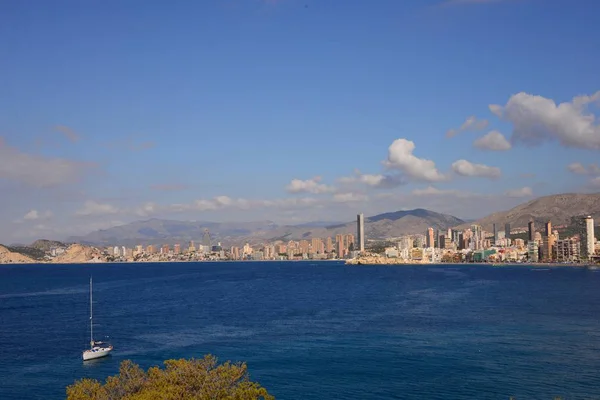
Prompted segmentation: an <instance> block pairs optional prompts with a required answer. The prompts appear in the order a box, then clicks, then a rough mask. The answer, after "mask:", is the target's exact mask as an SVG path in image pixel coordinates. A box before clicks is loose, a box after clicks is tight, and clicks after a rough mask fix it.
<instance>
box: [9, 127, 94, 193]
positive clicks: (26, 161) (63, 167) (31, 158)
mask: <svg viewBox="0 0 600 400" xmlns="http://www.w3.org/2000/svg"><path fill="white" fill-rule="evenodd" d="M87 167H89V164H85V163H81V162H77V161H71V160H66V159H63V158H49V157H43V156H38V155H33V154H27V153H23V152H21V151H20V150H18V149H16V148H14V147H10V146H8V145H7V144H6V143H4V140H3V139H2V138H0V179H2V178H4V179H8V180H12V181H17V182H22V183H25V184H27V185H30V186H34V187H51V186H59V185H63V184H67V183H72V182H75V181H77V180H78V179H79V178H80V177H81V175H82V173H83V172H85V169H86V168H87Z"/></svg>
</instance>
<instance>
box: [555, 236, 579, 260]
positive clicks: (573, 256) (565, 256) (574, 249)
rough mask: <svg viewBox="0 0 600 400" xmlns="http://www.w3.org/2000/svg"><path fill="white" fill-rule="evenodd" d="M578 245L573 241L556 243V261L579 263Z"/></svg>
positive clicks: (564, 240)
mask: <svg viewBox="0 0 600 400" xmlns="http://www.w3.org/2000/svg"><path fill="white" fill-rule="evenodd" d="M579 253H580V243H579V242H578V241H576V240H575V239H563V240H557V241H556V261H571V262H573V261H579V256H580V254H579Z"/></svg>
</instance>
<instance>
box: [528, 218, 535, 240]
mask: <svg viewBox="0 0 600 400" xmlns="http://www.w3.org/2000/svg"><path fill="white" fill-rule="evenodd" d="M527 232H528V235H527V240H528V241H530V242H533V241H534V240H535V224H534V222H533V221H529V223H528V224H527Z"/></svg>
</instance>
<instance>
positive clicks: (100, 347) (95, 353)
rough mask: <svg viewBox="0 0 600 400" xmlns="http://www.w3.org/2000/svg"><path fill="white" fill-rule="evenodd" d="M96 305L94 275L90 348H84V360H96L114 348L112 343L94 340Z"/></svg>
mask: <svg viewBox="0 0 600 400" xmlns="http://www.w3.org/2000/svg"><path fill="white" fill-rule="evenodd" d="M93 310H94V307H93V304H92V277H90V348H89V349H88V350H84V352H83V361H87V360H94V359H96V358H101V357H106V356H107V355H108V354H109V353H110V352H111V351H112V349H113V347H112V345H110V344H105V343H103V342H96V341H95V340H94V324H93V322H92V321H93V316H94V312H93Z"/></svg>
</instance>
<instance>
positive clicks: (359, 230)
mask: <svg viewBox="0 0 600 400" xmlns="http://www.w3.org/2000/svg"><path fill="white" fill-rule="evenodd" d="M356 238H357V243H356V244H357V245H358V246H357V247H358V249H356V250H358V251H360V252H361V253H362V252H363V251H365V216H364V214H363V213H360V214H358V215H357V216H356Z"/></svg>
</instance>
